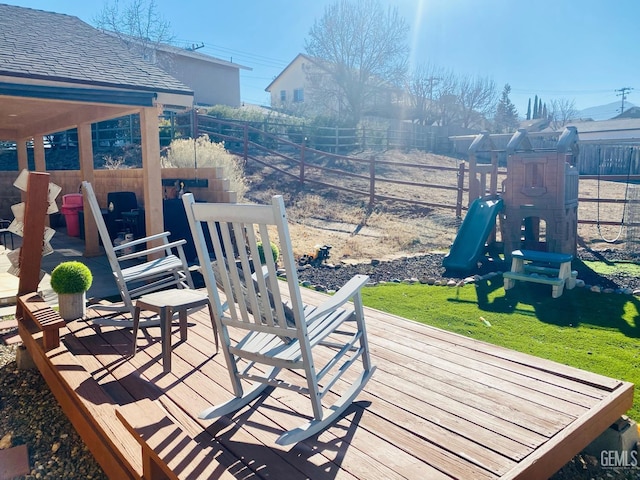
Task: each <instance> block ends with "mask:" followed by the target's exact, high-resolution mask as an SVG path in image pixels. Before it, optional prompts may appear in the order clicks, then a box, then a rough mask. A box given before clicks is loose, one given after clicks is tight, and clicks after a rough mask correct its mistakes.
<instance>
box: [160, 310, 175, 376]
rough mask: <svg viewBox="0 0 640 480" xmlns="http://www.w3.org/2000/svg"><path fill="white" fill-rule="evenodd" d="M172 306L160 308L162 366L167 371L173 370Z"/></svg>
mask: <svg viewBox="0 0 640 480" xmlns="http://www.w3.org/2000/svg"><path fill="white" fill-rule="evenodd" d="M171 317H173V312H172V310H171V307H164V308H162V309H161V310H160V336H161V338H162V366H163V370H164V372H165V373H168V372H170V371H171Z"/></svg>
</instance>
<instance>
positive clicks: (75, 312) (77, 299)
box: [58, 292, 87, 320]
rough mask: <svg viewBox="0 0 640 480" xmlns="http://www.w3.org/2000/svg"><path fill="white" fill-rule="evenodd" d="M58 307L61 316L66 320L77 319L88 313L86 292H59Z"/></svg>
mask: <svg viewBox="0 0 640 480" xmlns="http://www.w3.org/2000/svg"><path fill="white" fill-rule="evenodd" d="M58 308H59V313H60V316H61V317H62V318H63V319H64V320H75V319H77V318H82V317H84V316H85V314H86V313H87V294H86V292H82V293H59V294H58Z"/></svg>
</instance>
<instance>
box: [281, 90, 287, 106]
mask: <svg viewBox="0 0 640 480" xmlns="http://www.w3.org/2000/svg"><path fill="white" fill-rule="evenodd" d="M280 101H281V102H282V103H285V102H286V101H287V91H286V90H280Z"/></svg>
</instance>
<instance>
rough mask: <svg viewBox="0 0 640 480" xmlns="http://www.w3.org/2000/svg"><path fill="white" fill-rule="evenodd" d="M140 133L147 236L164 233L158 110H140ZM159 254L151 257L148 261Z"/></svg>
mask: <svg viewBox="0 0 640 480" xmlns="http://www.w3.org/2000/svg"><path fill="white" fill-rule="evenodd" d="M140 133H141V136H142V139H141V145H142V177H143V188H144V213H145V224H146V232H147V236H151V235H155V234H157V233H162V232H163V231H164V217H163V209H162V175H161V167H160V132H159V128H158V109H157V108H156V107H145V108H142V109H141V110H140ZM158 244H159V241H158V242H156V243H154V245H148V247H152V246H156V245H158ZM159 255H160V254H159V253H156V254H154V255H151V256H150V258H149V260H153V259H154V258H157V257H158V256H159Z"/></svg>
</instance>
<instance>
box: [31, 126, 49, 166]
mask: <svg viewBox="0 0 640 480" xmlns="http://www.w3.org/2000/svg"><path fill="white" fill-rule="evenodd" d="M33 161H34V164H35V167H36V172H46V171H47V164H46V160H45V156H44V139H43V138H42V135H36V136H35V137H33Z"/></svg>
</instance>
